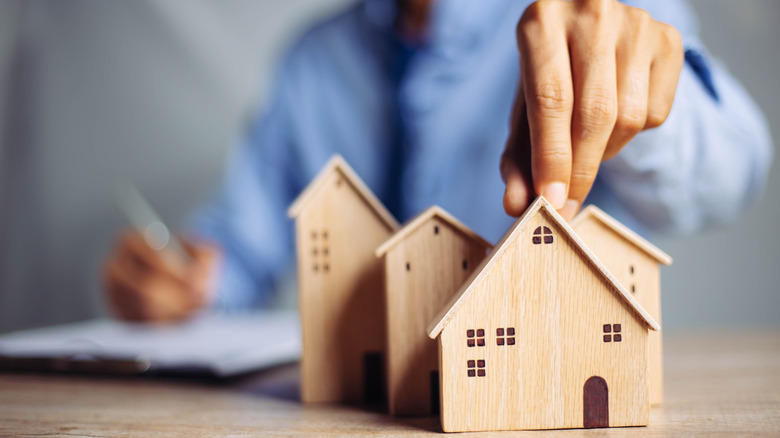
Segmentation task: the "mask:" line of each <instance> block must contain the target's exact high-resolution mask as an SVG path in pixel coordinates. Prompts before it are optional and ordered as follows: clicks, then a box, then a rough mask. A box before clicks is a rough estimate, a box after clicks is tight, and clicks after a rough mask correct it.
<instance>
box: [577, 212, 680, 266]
mask: <svg viewBox="0 0 780 438" xmlns="http://www.w3.org/2000/svg"><path fill="white" fill-rule="evenodd" d="M588 221H592V222H597V223H598V224H600V225H602V226H603V229H604V230H605V231H610V232H612V233H614V234H616V235H618V236H620V237H621V238H622V239H623V240H624V241H625V242H626V244H629V245H632V246H634V247H635V248H637V249H638V250H640V251H642V252H644V253H645V254H647V256H648V257H651V258H652V259H654V260H655V261H656V262H658V263H660V264H662V265H666V266H669V265H671V264H672V257H671V256H669V254H667V253H665V252H663V251H662V250H661V249H660V248H658V247H657V246H655V245H653V244H652V243H650V242H649V241H647V239H645V238H643V237H642V236H640V235H638V234H636V233H635V232H633V231H632V230H631V229H630V228H628V227H626V226H625V225H623V224H621V223H620V222H618V221H617V220H616V219H615V218H613V217H612V216H610V215H608V214H607V213H605V212H604V211H603V210H601V209H600V208H598V207H596V206H595V205H588V206H587V207H585V208H584V209H582V211H581V212H579V213H578V214H577V216H575V217H574V219H572V220H571V222H570V223H569V224H570V225H571V228H572V229H574V230H575V231H577V232H578V233H579V228H580V227H581V226H583V225H584V224H585V222H588Z"/></svg>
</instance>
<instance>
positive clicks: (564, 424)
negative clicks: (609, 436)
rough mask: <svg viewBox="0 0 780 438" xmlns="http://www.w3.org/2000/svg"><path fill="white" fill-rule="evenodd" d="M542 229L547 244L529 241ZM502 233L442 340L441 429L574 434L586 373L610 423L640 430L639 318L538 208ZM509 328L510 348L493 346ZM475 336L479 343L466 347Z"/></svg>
mask: <svg viewBox="0 0 780 438" xmlns="http://www.w3.org/2000/svg"><path fill="white" fill-rule="evenodd" d="M545 202H546V201H545ZM553 211H554V210H553ZM540 227H541V229H542V230H545V227H546V228H547V229H549V230H550V231H551V232H552V236H553V240H552V243H550V244H545V243H543V242H544V240H540V242H541V243H540V244H535V243H534V240H533V237H534V236H535V234H534V231H535V230H536V229H539V228H540ZM509 233H510V237H509V238H508V239H507V240H504V241H503V242H502V243H500V244H499V245H503V246H501V247H499V246H497V247H496V249H495V250H494V251H493V253H492V254H491V257H494V260H492V261H491V263H487V264H486V265H485V267H484V268H483V269H484V270H483V271H482V272H480V274H479V275H478V276H477V277H475V280H474V282H472V283H471V284H470V285H468V286H467V287H469V288H471V290H470V291H469V292H468V293H467V294H465V295H464V298H463V299H464V301H463V302H462V303H461V305H460V308H459V310H458V311H457V312H455V313H454V314H453V315H452V317H451V319H450V321H449V322H448V324H447V325H446V326H444V328H443V330H442V332H441V334H440V346H441V366H440V370H441V371H440V373H441V388H442V397H441V409H442V417H441V421H442V428H443V430H444V431H447V432H463V431H486V430H522V429H563V428H581V427H583V425H584V424H583V412H584V406H583V398H584V394H583V389H584V385H585V382H586V381H588V379H590V378H591V377H593V376H598V377H601V378H603V379H604V380H605V381H606V384H607V386H608V388H609V407H608V416H609V424H610V425H611V426H639V425H646V424H647V423H648V420H649V411H650V404H649V399H648V382H647V353H648V350H647V348H648V347H647V345H648V344H647V334H648V324H647V321H646V320H645V319H644V318H642V317H641V316H640V314H639V313H638V312H637V311H635V308H634V307H633V305H632V304H630V303H629V302H627V301H626V300H625V299H624V297H623V296H622V295H621V293H620V292H619V291H618V285H617V284H616V281H614V280H613V279H611V278H609V277H607V276H606V275H603V272H601V271H600V270H599V269H598V267H597V266H596V263H595V262H594V261H593V259H592V257H591V256H590V255H588V254H586V253H585V252H584V251H583V248H582V247H581V245H580V244H579V243H577V242H575V241H574V236H573V235H572V234H571V230H570V229H568V228H567V226H566V224H565V223H564V222H563V220H562V219H561V218H560V216H557V215H556V214H555V213H553V212H551V211H549V210H548V209H547V208H546V207H545V208H541V209H537V210H536V212H535V213H533V214H532V215H531V216H530V217H526V218H523V219H521V220H520V221H519V225H518V226H517V227H516V228H514V229H512V230H510V231H509ZM548 241H549V240H548ZM617 324H619V327H618V326H617ZM605 325H607V326H608V327H609V330H607V326H605ZM509 327H513V328H515V332H516V337H517V340H516V344H515V345H512V346H509V345H503V346H500V345H498V343H497V332H498V330H499V329H501V328H503V329H504V330H506V329H507V328H509ZM613 327H614V328H613ZM480 329H483V330H484V331H485V333H486V335H487V336H488V337H487V339H486V341H487V342H486V346H485V347H482V348H480V347H469V346H468V344H467V336H468V333H469V330H480ZM618 330H619V332H618ZM605 333H608V334H605ZM618 335H619V339H620V341H619V342H615V341H616V340H617V338H618ZM606 336H609V342H605V338H606ZM472 360H475V361H477V363H479V361H484V364H485V376H484V377H479V376H478V375H477V376H476V377H470V374H468V370H467V368H470V367H471V363H470V361H472Z"/></svg>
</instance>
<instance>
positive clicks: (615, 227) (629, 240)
mask: <svg viewBox="0 0 780 438" xmlns="http://www.w3.org/2000/svg"><path fill="white" fill-rule="evenodd" d="M569 225H571V227H572V228H573V229H574V231H575V232H576V233H577V235H578V236H580V238H581V239H582V241H583V242H585V244H586V245H588V248H590V250H591V251H593V253H594V254H596V257H598V259H599V261H601V262H602V263H603V264H604V266H606V267H607V269H609V271H610V272H611V273H612V275H614V276H615V278H617V280H618V281H619V282H620V283H621V284H622V285H623V287H625V289H626V290H628V291H629V292H631V295H633V296H634V298H636V300H637V301H639V304H641V305H642V307H644V308H645V310H647V313H649V314H650V316H652V317H653V319H655V320H656V321H657V322H658V323H659V324H660V323H661V276H660V266H659V265H661V264H662V265H667V266H668V265H670V264H671V263H672V258H671V257H669V255H668V254H666V253H665V252H663V251H661V250H660V249H658V248H657V247H656V246H655V245H653V244H652V243H650V242H648V241H647V240H645V239H643V238H642V237H641V236H639V235H638V234H636V233H634V232H633V231H631V230H630V229H628V227H626V226H625V225H623V224H621V223H620V222H618V221H617V220H615V219H614V218H612V217H611V216H609V215H608V214H606V213H604V212H603V211H601V210H600V209H599V208H598V207H596V206H593V205H590V206H588V207H586V208H584V209H583V210H582V211H581V212H580V213H579V214H578V215H577V216H576V217H574V219H572V220H571V221H570V222H569ZM661 344H662V342H661V332H660V331H658V332H652V333H650V357H649V366H650V370H649V372H650V404H651V405H660V404H661V402H662V401H663V356H662V347H661Z"/></svg>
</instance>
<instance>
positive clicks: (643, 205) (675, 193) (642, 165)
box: [599, 0, 772, 233]
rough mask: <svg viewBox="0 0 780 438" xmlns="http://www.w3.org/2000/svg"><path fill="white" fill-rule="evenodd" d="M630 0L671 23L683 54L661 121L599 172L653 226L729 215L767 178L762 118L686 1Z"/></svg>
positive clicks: (768, 149)
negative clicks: (711, 50)
mask: <svg viewBox="0 0 780 438" xmlns="http://www.w3.org/2000/svg"><path fill="white" fill-rule="evenodd" d="M628 3H629V4H631V5H632V6H638V7H642V8H643V9H646V10H647V11H648V12H650V14H651V15H652V16H653V18H655V19H657V20H660V21H665V22H668V23H670V24H672V25H674V26H675V27H676V28H677V29H678V30H679V31H680V33H681V35H682V38H683V45H684V48H685V50H686V51H687V53H689V55H687V56H686V62H685V64H684V66H683V69H682V72H681V75H680V79H679V82H678V86H677V94H676V96H675V101H674V104H673V106H672V110H671V113H670V114H669V117H668V119H667V120H666V122H665V123H664V124H663V125H662V126H660V127H659V128H656V129H652V130H649V131H645V132H642V133H640V134H639V135H637V136H636V137H635V138H634V139H633V140H632V141H631V142H630V143H629V144H628V145H627V146H626V147H625V148H624V149H623V150H622V151H621V152H620V153H619V154H618V155H617V156H616V157H614V158H613V159H611V160H609V161H607V162H605V163H603V164H602V167H601V170H600V172H599V178H600V179H601V182H602V183H603V184H604V185H605V186H606V187H607V188H608V189H609V190H610V192H612V193H613V194H614V196H615V197H616V199H617V201H618V202H619V204H620V205H621V207H622V208H624V209H625V210H626V211H628V212H629V213H630V214H631V215H632V216H633V217H634V218H636V219H637V221H638V222H639V223H640V224H641V225H642V226H644V227H645V228H647V229H648V230H650V231H653V232H661V233H686V232H693V231H696V230H700V229H703V228H707V227H710V226H713V225H716V224H719V223H724V222H727V221H729V220H733V219H734V218H735V217H736V216H738V215H739V214H740V213H741V212H743V211H744V209H745V208H746V207H747V206H749V205H750V204H751V203H752V202H753V201H755V200H757V199H758V198H759V197H760V195H761V194H762V191H763V188H764V186H765V184H766V180H767V177H768V173H769V167H770V164H771V160H772V141H771V138H770V135H769V130H768V126H767V123H766V120H765V119H764V116H763V114H762V113H761V111H760V109H759V108H758V106H757V105H756V104H755V102H754V101H753V100H752V99H751V97H750V96H749V94H748V93H747V92H746V91H745V90H744V89H743V88H742V86H741V85H740V84H739V83H738V82H737V81H736V80H735V79H734V78H733V77H732V76H731V75H730V74H729V72H728V71H727V69H726V68H725V66H723V65H722V64H721V63H719V62H717V61H716V60H714V59H713V58H712V57H711V56H710V55H709V54H708V52H707V50H706V48H705V47H704V46H703V45H702V44H701V42H700V41H699V38H698V26H697V24H696V22H695V18H694V16H693V14H692V12H691V10H690V8H689V7H688V6H687V4H686V3H685V2H680V1H672V0H653V1H649V0H648V1H634V2H628Z"/></svg>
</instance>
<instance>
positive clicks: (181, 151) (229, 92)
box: [0, 0, 780, 332]
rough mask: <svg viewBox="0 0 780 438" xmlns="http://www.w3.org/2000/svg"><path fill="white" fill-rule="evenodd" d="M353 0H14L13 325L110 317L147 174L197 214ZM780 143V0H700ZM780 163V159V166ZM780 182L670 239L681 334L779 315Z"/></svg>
mask: <svg viewBox="0 0 780 438" xmlns="http://www.w3.org/2000/svg"><path fill="white" fill-rule="evenodd" d="M350 1H351V0H326V1H325V0H286V1H284V2H279V1H271V0H262V1H261V0H229V1H226V0H221V1H213V0H212V1H206V0H186V1H185V0H165V1H163V0H160V1H151V0H148V1H147V0H144V1H139V0H136V1H132V2H129V1H126V2H100V1H78V0H60V1H36V0H20V1H15V0H0V332H6V331H9V330H13V329H19V328H27V327H34V326H40V325H46V324H54V323H61V322H67V321H74V320H79V319H84V318H89V317H93V316H96V315H101V314H105V309H104V307H103V302H102V300H101V295H100V278H99V272H100V263H101V259H102V257H103V256H104V255H105V254H106V253H107V252H108V251H109V250H110V247H111V244H112V241H113V238H114V235H115V233H116V232H117V231H118V230H119V229H121V228H122V227H123V226H125V223H124V221H123V219H122V218H121V216H120V215H119V214H118V212H117V211H116V208H115V207H114V204H113V197H114V194H113V193H114V185H115V182H116V180H117V178H118V177H122V178H126V179H128V180H130V181H133V182H135V183H136V184H137V186H138V187H139V188H140V189H141V191H142V192H144V193H145V194H146V195H147V197H148V198H149V199H150V201H151V202H152V204H153V205H155V206H156V207H157V208H158V210H159V211H160V213H161V215H162V216H163V218H164V219H165V220H166V221H167V222H170V223H171V224H174V225H181V224H183V223H184V220H185V218H186V216H187V214H188V213H189V212H190V211H191V210H192V209H193V208H194V207H195V206H196V205H198V203H199V202H202V201H203V200H204V199H205V198H206V197H207V196H208V195H209V194H210V191H211V190H212V189H213V188H214V187H215V185H216V184H217V183H218V181H219V179H220V176H221V173H222V170H223V165H224V162H225V158H226V156H227V154H228V153H229V151H230V148H231V146H232V145H233V144H234V142H235V140H236V138H237V136H238V135H240V132H241V128H242V127H243V126H244V121H245V120H246V118H247V117H248V116H249V114H250V112H251V111H253V110H255V109H256V107H257V104H258V102H263V96H265V95H266V91H267V89H268V87H269V86H270V83H269V80H270V78H271V75H272V74H273V67H274V65H275V61H276V60H277V59H278V58H279V54H280V52H281V51H282V50H283V49H284V47H285V46H286V44H288V43H289V42H290V39H291V38H292V37H294V35H295V34H296V33H298V32H300V31H301V30H302V29H303V28H305V27H306V26H307V25H308V24H309V23H311V22H312V21H314V20H316V19H317V18H318V17H321V16H323V15H325V14H328V13H329V12H331V11H333V10H335V9H337V8H339V7H343V6H344V5H345V4H348V3H350ZM693 5H694V7H695V8H696V10H697V11H698V13H699V17H700V20H701V25H702V34H703V39H704V41H705V43H707V45H708V47H709V49H710V51H711V52H712V53H714V54H715V55H716V56H717V57H720V58H721V59H723V60H724V61H725V62H726V63H727V64H728V65H729V67H730V68H731V70H732V72H733V73H734V74H735V75H736V76H737V77H738V78H740V79H741V81H742V83H743V84H744V85H745V86H746V87H747V88H748V90H750V92H751V93H752V94H753V96H754V97H755V99H756V100H757V101H758V103H759V105H760V106H761V108H762V109H763V110H764V111H765V114H766V116H767V119H768V120H769V122H770V124H772V131H773V137H774V139H776V140H777V139H780V128H778V125H777V124H775V122H776V121H777V120H778V118H779V117H780V87H778V86H777V85H776V82H777V80H776V77H777V72H778V71H780V56H778V55H780V48H778V45H779V43H780V27H778V26H777V23H778V22H780V2H778V1H777V0H749V1H744V2H734V1H730V0H695V1H693ZM775 167H777V162H775ZM778 223H780V180H778V176H777V172H774V171H773V172H772V177H771V180H770V183H769V189H768V190H767V193H766V195H765V197H764V198H763V200H762V201H761V203H760V204H759V205H757V206H756V207H755V208H753V209H751V210H750V211H748V212H746V214H745V216H744V217H743V218H742V219H741V220H740V221H739V222H738V223H735V224H733V225H732V226H730V227H728V228H724V229H718V230H710V231H707V232H704V233H702V234H700V235H697V236H693V237H678V238H666V239H663V240H661V241H660V242H659V243H660V245H661V246H662V248H664V249H665V250H667V252H669V253H670V254H671V255H672V256H673V257H674V258H675V263H674V265H672V267H670V268H665V269H664V270H663V273H662V276H663V288H664V289H663V318H664V327H665V329H667V330H673V331H674V330H685V329H702V328H704V327H735V326H736V327H739V326H778V325H780V287H779V286H778V285H780V263H779V262H778V261H779V260H780V234H778V233H777V232H776V230H775V226H776V225H777V224H778Z"/></svg>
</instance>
